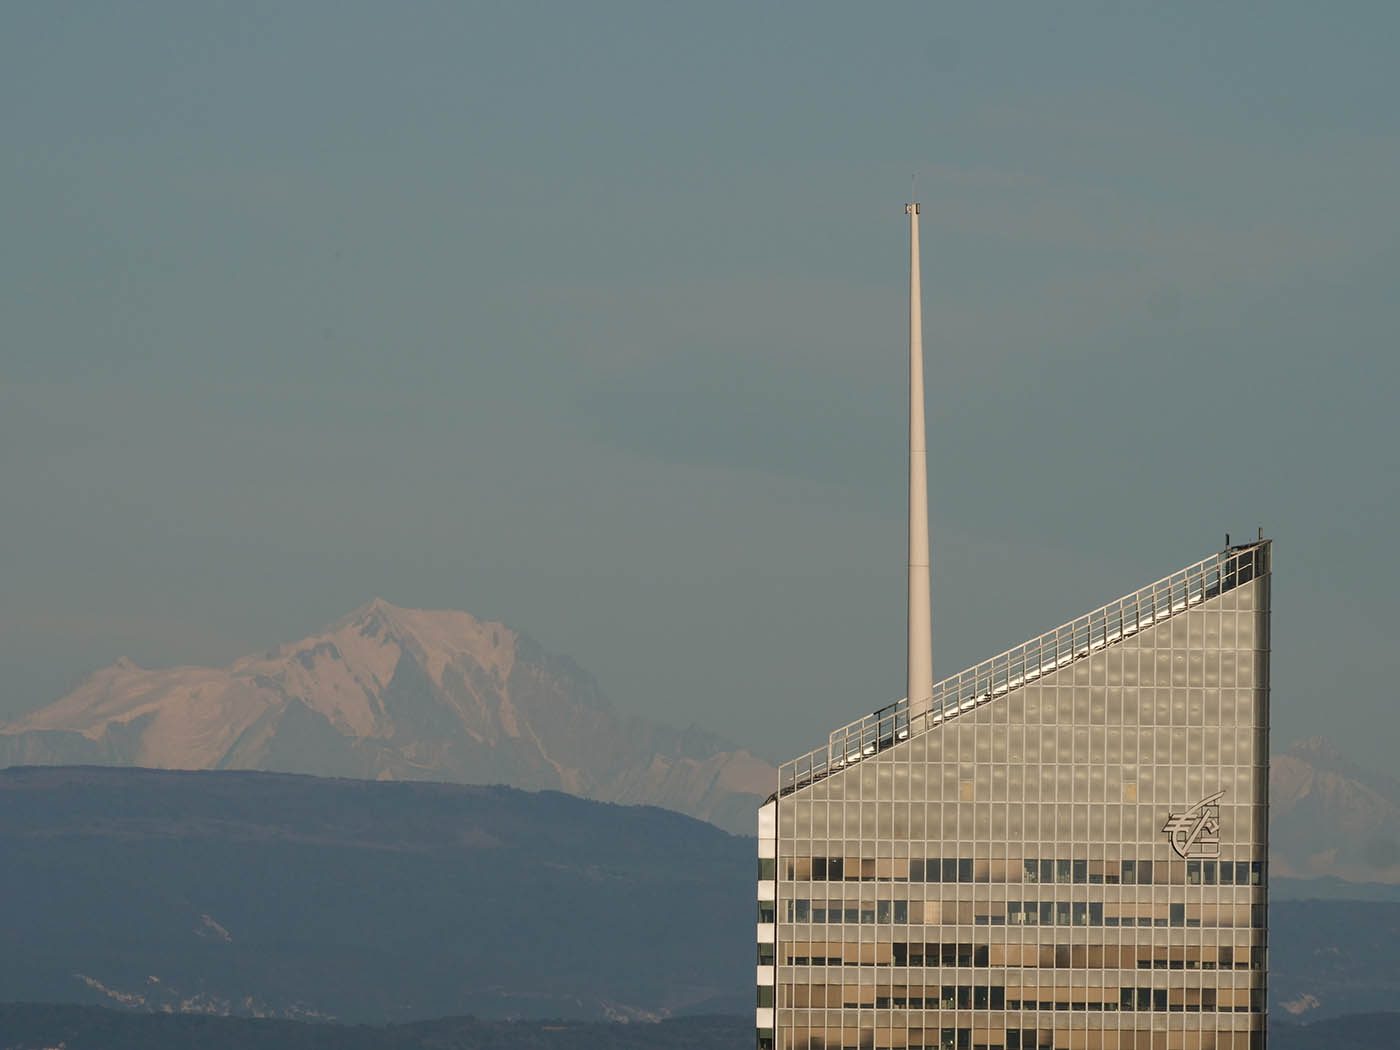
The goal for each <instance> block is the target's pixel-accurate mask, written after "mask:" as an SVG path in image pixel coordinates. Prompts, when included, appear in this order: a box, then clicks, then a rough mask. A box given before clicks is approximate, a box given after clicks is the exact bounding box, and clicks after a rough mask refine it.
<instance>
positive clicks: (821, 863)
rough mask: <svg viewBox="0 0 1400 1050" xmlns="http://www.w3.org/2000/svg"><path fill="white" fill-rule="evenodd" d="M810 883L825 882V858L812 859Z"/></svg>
mask: <svg viewBox="0 0 1400 1050" xmlns="http://www.w3.org/2000/svg"><path fill="white" fill-rule="evenodd" d="M812 881H813V882H825V881H826V858H825V857H813V858H812Z"/></svg>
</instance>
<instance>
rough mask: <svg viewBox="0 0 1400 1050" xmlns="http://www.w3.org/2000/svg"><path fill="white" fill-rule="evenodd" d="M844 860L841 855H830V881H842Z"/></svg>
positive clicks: (828, 863)
mask: <svg viewBox="0 0 1400 1050" xmlns="http://www.w3.org/2000/svg"><path fill="white" fill-rule="evenodd" d="M844 863H845V862H844V861H843V860H842V858H840V857H830V858H828V859H827V862H826V878H827V881H828V882H840V881H841V879H842V877H843V876H842V869H843V867H844Z"/></svg>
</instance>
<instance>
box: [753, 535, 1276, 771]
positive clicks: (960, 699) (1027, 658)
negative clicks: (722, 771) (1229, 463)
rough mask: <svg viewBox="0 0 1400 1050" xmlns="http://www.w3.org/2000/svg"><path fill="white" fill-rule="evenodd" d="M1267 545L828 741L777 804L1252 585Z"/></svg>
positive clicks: (1191, 570)
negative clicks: (918, 706)
mask: <svg viewBox="0 0 1400 1050" xmlns="http://www.w3.org/2000/svg"><path fill="white" fill-rule="evenodd" d="M1270 543H1271V541H1270V540H1259V541H1258V542H1255V543H1248V544H1241V545H1239V546H1235V547H1230V548H1229V549H1227V550H1223V551H1221V552H1220V553H1219V554H1213V555H1211V556H1210V557H1209V558H1206V559H1204V560H1203V561H1198V562H1197V563H1196V564H1194V565H1190V566H1187V567H1186V568H1184V569H1182V570H1180V571H1179V572H1174V573H1172V574H1171V575H1170V576H1166V577H1164V578H1162V579H1160V580H1158V581H1157V582H1156V583H1153V584H1149V585H1148V586H1146V587H1143V588H1141V589H1140V590H1137V591H1134V592H1133V593H1132V594H1128V595H1124V596H1123V597H1122V598H1119V599H1118V600H1116V601H1112V602H1109V603H1108V604H1107V605H1105V606H1102V607H1101V608H1098V609H1095V610H1094V611H1093V612H1091V613H1086V614H1085V615H1083V616H1080V617H1078V618H1077V619H1074V620H1071V621H1070V622H1069V623H1066V624H1064V625H1062V626H1060V627H1057V628H1055V629H1054V630H1053V631H1047V632H1046V633H1045V634H1042V635H1041V636H1040V637H1038V638H1032V639H1031V640H1030V641H1028V642H1023V643H1022V644H1020V645H1018V646H1016V647H1015V648H1013V649H1008V650H1007V651H1006V652H1004V653H1001V654H1000V655H998V656H993V657H992V658H991V659H989V660H983V661H982V662H981V663H980V664H977V665H976V666H974V667H969V668H968V669H967V670H965V671H961V672H959V673H958V674H955V675H953V676H951V677H949V678H945V679H943V681H941V682H939V683H938V684H937V685H935V686H934V687H933V700H932V703H931V705H930V706H929V709H928V711H927V713H925V714H923V715H916V716H915V717H914V718H913V719H911V718H910V716H909V701H908V699H907V698H906V699H904V700H897V701H895V702H894V703H892V704H889V705H888V706H886V707H882V708H880V709H879V710H877V711H875V712H873V713H871V714H868V715H866V716H865V717H864V718H860V719H857V720H856V721H854V722H851V723H850V724H849V725H845V726H842V727H841V728H840V729H838V730H836V731H835V732H834V733H832V734H831V736H830V738H829V740H828V741H827V744H826V746H825V747H819V748H816V749H815V750H813V751H809V752H807V754H805V755H802V756H801V757H799V758H795V759H793V760H792V761H791V762H785V763H783V764H782V765H781V766H779V767H778V790H777V792H776V794H775V796H774V797H776V796H777V795H787V794H790V793H792V792H793V791H796V790H797V789H799V788H802V787H806V786H807V785H808V784H811V783H812V782H813V781H816V780H821V779H822V778H823V777H826V776H829V775H830V774H832V773H836V772H839V771H840V770H842V769H845V768H846V767H847V766H850V765H852V764H854V763H856V762H859V761H860V760H861V759H863V758H866V757H868V756H870V755H873V754H875V753H877V752H879V751H883V750H885V749H886V748H888V747H892V746H894V745H895V744H897V743H899V742H900V741H903V740H907V739H909V738H910V737H913V736H918V735H919V734H921V733H926V732H928V731H929V730H931V729H933V728H935V727H936V726H939V725H941V724H942V723H944V722H946V721H948V720H949V719H952V718H956V717H957V716H958V715H960V714H962V713H963V712H965V711H971V710H973V709H974V708H976V707H979V706H980V705H982V704H986V703H991V702H992V701H993V700H996V699H997V698H998V697H1002V696H1005V695H1006V694H1007V693H1009V692H1010V691H1011V690H1013V689H1017V688H1019V687H1020V686H1022V685H1026V684H1028V683H1030V682H1034V681H1036V680H1037V679H1039V678H1041V677H1043V676H1044V675H1047V674H1049V673H1050V672H1051V671H1056V670H1059V669H1060V668H1061V667H1065V666H1068V665H1069V664H1072V663H1074V662H1075V661H1076V660H1082V659H1084V658H1085V657H1087V656H1089V655H1090V654H1091V653H1095V652H1098V651H1099V650H1100V649H1104V648H1106V647H1107V646H1110V645H1113V644H1115V643H1116V642H1120V641H1122V640H1123V639H1124V638H1131V637H1132V636H1133V635H1135V634H1137V633H1138V632H1139V631H1142V630H1145V629H1146V628H1148V627H1151V626H1152V625H1153V624H1157V623H1161V622H1162V621H1163V620H1167V619H1170V618H1171V617H1172V616H1175V615H1176V614H1177V613H1180V612H1183V611H1185V610H1186V609H1189V608H1191V607H1193V606H1195V605H1199V604H1200V603H1201V602H1203V601H1205V600H1206V599H1208V598H1214V597H1215V596H1216V595H1217V594H1223V593H1225V592H1226V591H1229V590H1233V589H1234V588H1235V587H1238V586H1240V585H1241V584H1244V583H1248V582H1249V581H1250V580H1252V579H1254V578H1255V577H1256V576H1261V575H1263V574H1265V573H1267V572H1268V571H1269V545H1270Z"/></svg>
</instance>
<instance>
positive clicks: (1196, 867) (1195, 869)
mask: <svg viewBox="0 0 1400 1050" xmlns="http://www.w3.org/2000/svg"><path fill="white" fill-rule="evenodd" d="M1186 884H1187V885H1188V886H1199V885H1200V884H1201V862H1200V861H1198V860H1188V861H1187V862H1186Z"/></svg>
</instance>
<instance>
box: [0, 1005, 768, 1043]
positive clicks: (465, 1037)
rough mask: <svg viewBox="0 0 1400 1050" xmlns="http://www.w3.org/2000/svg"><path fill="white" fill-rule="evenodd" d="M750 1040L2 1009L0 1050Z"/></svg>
mask: <svg viewBox="0 0 1400 1050" xmlns="http://www.w3.org/2000/svg"><path fill="white" fill-rule="evenodd" d="M752 1039H753V1022H752V1020H751V1019H750V1018H748V1017H719V1016H716V1017H688V1018H684V1019H680V1020H671V1021H663V1022H661V1023H660V1024H616V1023H614V1024H607V1023H597V1022H594V1023H588V1022H575V1021H553V1022H550V1021H515V1022H511V1021H480V1020H475V1019H473V1018H470V1017H449V1018H443V1019H441V1020H436V1021H419V1022H416V1023H414V1024H405V1025H391V1026H388V1027H383V1028H380V1027H369V1026H356V1027H353V1028H352V1027H346V1026H343V1025H329V1024H308V1023H304V1022H297V1021H271V1020H255V1019H249V1018H233V1017H208V1016H199V1015H193V1014H133V1013H126V1012H119V1011H116V1010H106V1009H101V1008H98V1007H92V1006H50V1005H40V1004H30V1003H0V1050H52V1048H53V1047H58V1046H61V1047H63V1048H64V1050H733V1048H734V1047H739V1046H744V1045H746V1044H747V1043H749V1042H752Z"/></svg>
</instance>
